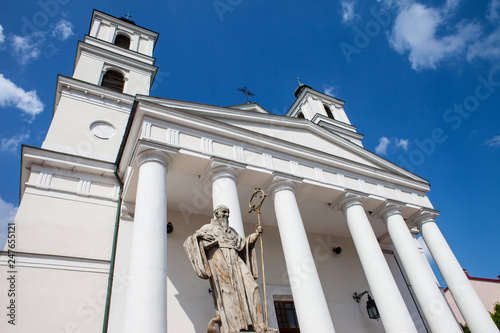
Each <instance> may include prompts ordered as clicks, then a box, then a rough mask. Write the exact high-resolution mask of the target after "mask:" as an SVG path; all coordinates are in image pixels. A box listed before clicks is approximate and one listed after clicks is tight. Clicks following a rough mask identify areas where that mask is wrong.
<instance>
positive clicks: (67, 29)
mask: <svg viewBox="0 0 500 333" xmlns="http://www.w3.org/2000/svg"><path fill="white" fill-rule="evenodd" d="M73 34H74V33H73V24H71V22H70V21H68V20H65V19H61V20H60V21H59V22H57V24H56V26H55V27H54V30H52V32H51V36H52V37H55V38H56V39H59V40H66V39H68V38H69V37H70V36H71V35H73Z"/></svg>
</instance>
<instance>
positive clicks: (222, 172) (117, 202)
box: [0, 11, 498, 333]
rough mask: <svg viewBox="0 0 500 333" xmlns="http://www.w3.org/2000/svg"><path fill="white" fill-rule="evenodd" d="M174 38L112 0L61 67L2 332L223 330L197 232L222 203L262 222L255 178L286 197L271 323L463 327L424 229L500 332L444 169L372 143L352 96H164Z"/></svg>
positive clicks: (467, 313) (29, 186) (451, 277)
mask: <svg viewBox="0 0 500 333" xmlns="http://www.w3.org/2000/svg"><path fill="white" fill-rule="evenodd" d="M157 38H158V34H157V33H155V32H153V31H151V30H148V29H146V28H143V27H140V26H138V25H136V24H135V23H134V22H132V21H130V20H127V19H124V18H116V17H113V16H110V15H108V14H105V13H102V12H99V11H94V12H93V14H92V21H91V24H90V31H89V33H88V35H86V36H85V37H84V39H83V41H80V42H79V43H78V48H77V52H76V60H75V68H74V72H73V75H72V76H71V77H67V76H62V75H59V77H58V80H57V91H56V94H55V102H54V116H53V120H52V123H51V125H50V128H49V130H48V133H47V136H46V138H45V140H44V142H43V144H42V146H41V148H38V147H29V146H23V150H22V167H21V185H20V186H21V202H20V207H19V210H18V213H17V216H16V218H15V223H14V225H12V226H13V227H14V228H15V245H14V246H12V247H10V248H9V245H11V244H12V243H7V244H6V247H5V249H4V251H2V252H1V256H0V272H1V275H0V276H1V282H0V290H2V297H1V298H0V299H5V298H4V297H5V295H4V294H6V293H5V292H4V291H5V290H7V289H8V288H9V283H10V282H11V281H9V280H8V278H9V277H10V276H14V277H15V279H14V283H15V287H16V291H17V292H16V295H15V297H12V298H11V299H13V300H14V304H15V325H12V324H9V322H8V321H7V319H8V317H7V318H5V314H3V317H4V319H2V320H1V321H0V332H26V333H28V332H29V333H32V332H33V333H35V332H47V333H48V332H50V333H63V332H64V333H78V332H82V333H94V332H95V333H98V332H108V333H121V332H134V333H139V332H141V333H160V332H169V333H172V332H176V333H195V332H196V333H201V332H206V331H207V323H208V322H209V321H210V319H211V318H213V317H214V302H213V297H212V290H211V288H210V284H209V283H208V281H206V280H203V279H200V278H198V276H196V274H195V272H194V271H193V269H192V267H191V263H190V261H189V259H188V257H187V255H186V253H185V251H184V248H183V243H184V241H185V240H186V238H187V237H188V236H190V235H192V234H193V233H194V232H195V231H196V230H198V229H199V228H200V227H201V226H202V225H204V224H206V223H209V222H210V219H211V218H212V217H213V210H214V207H216V206H217V205H220V204H224V205H226V206H228V207H229V209H230V217H229V223H230V226H231V227H232V228H234V229H235V230H236V231H237V232H238V234H240V235H241V236H243V235H245V234H246V235H249V234H251V233H253V232H254V231H255V229H256V225H257V214H255V213H248V211H249V208H248V207H249V200H250V197H251V196H252V194H253V192H254V189H255V188H261V189H262V190H263V191H265V192H266V193H267V194H268V195H269V197H268V198H267V199H266V200H265V202H264V203H263V205H262V215H261V219H262V225H263V229H264V232H263V234H262V239H263V248H264V255H263V257H261V254H260V248H259V254H258V258H259V278H258V280H257V283H258V284H259V286H260V292H261V296H262V299H264V298H265V299H267V302H266V303H267V304H266V305H265V309H264V310H265V312H267V314H268V321H269V327H272V328H276V329H279V332H281V333H286V332H301V333H333V332H337V333H365V332H366V333H368V332H370V333H382V332H389V333H403V332H404V333H416V332H419V333H424V332H433V333H459V332H462V330H461V328H460V326H459V324H458V322H457V320H456V318H455V316H454V315H453V313H452V311H451V310H450V307H449V305H448V303H447V302H446V300H445V298H444V296H443V293H442V291H441V289H440V287H439V285H438V283H437V280H436V278H435V276H434V274H433V272H432V270H431V268H430V265H429V264H428V262H427V260H426V258H425V256H424V254H423V251H422V249H421V248H420V247H419V244H418V242H417V241H416V238H417V236H418V235H421V236H422V238H423V240H424V241H425V244H426V245H427V247H428V248H429V250H430V252H431V254H432V257H433V259H434V260H435V262H436V264H437V266H438V268H439V270H440V272H441V274H442V276H443V278H444V280H445V281H446V284H447V287H448V288H449V290H450V291H451V294H452V296H453V298H454V301H455V302H456V304H457V306H458V308H459V310H460V312H461V314H462V316H463V318H464V319H465V321H466V322H467V324H468V326H469V328H470V329H471V331H472V332H474V333H494V332H498V330H497V328H496V326H495V325H494V324H493V322H492V320H491V319H490V316H489V314H488V312H487V311H486V310H485V308H484V306H483V304H482V303H481V300H480V299H479V298H478V296H477V295H476V293H475V291H474V289H473V287H472V286H471V284H470V282H469V280H468V278H467V277H466V275H465V274H464V272H463V270H462V268H461V266H460V264H459V263H458V261H457V259H456V258H455V256H454V254H453V251H452V250H451V249H450V247H449V246H448V244H447V242H446V240H445V238H444V237H443V235H442V234H441V232H440V230H439V227H438V224H436V217H437V216H438V211H436V210H435V209H434V207H433V206H432V204H431V202H430V201H429V199H428V197H427V192H428V191H429V189H430V187H429V183H428V182H427V181H426V180H425V179H423V178H421V177H419V176H417V175H415V174H412V173H411V172H409V171H407V170H405V169H403V168H401V167H399V166H397V165H395V164H393V163H391V162H389V161H387V160H385V159H384V158H382V157H380V156H378V155H376V154H374V153H372V152H370V151H368V150H367V149H365V148H364V147H363V142H362V139H363V135H362V134H360V133H358V132H357V131H356V127H355V126H354V125H352V124H351V123H350V121H349V118H348V112H346V111H345V110H344V101H341V100H339V99H337V98H335V97H332V96H329V95H325V94H323V93H321V92H319V91H316V90H315V89H313V88H311V87H309V86H307V85H304V84H301V85H300V86H299V87H298V88H297V90H296V91H295V98H296V99H295V102H293V105H292V106H291V107H290V109H289V110H288V112H287V113H286V115H284V116H279V115H274V114H271V113H269V112H268V111H266V110H265V109H264V108H263V107H261V106H259V105H258V104H256V103H247V104H243V105H235V106H230V107H219V106H213V105H205V104H198V103H193V102H186V101H178V100H172V99H167V98H161V97H152V96H149V91H150V88H151V85H152V83H153V81H154V79H155V74H156V73H157V70H158V68H157V67H156V66H155V58H153V50H154V47H155V44H156V41H157ZM291 93H292V92H290V95H291ZM12 233H13V232H12ZM9 235H10V234H9ZM9 249H10V250H11V252H10V253H11V254H12V253H13V252H12V251H14V253H15V265H14V266H10V265H9V256H8V253H9V252H8V251H9ZM262 258H263V259H264V263H265V278H266V283H265V288H264V285H263V278H262V275H263V274H262V271H261V269H260V260H262ZM13 272H14V273H13ZM264 290H265V295H264ZM365 291H368V292H367V293H364V292H365ZM363 293H364V294H363ZM360 295H361V296H360ZM354 296H358V297H357V298H356V297H354ZM373 301H374V302H373ZM6 306H9V303H8V301H6V302H2V308H4V309H5V307H6ZM367 308H368V309H369V310H370V315H369V313H368V311H367ZM4 311H5V310H4ZM370 317H372V318H373V319H372V318H370ZM225 333H227V332H225Z"/></svg>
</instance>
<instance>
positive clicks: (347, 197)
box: [330, 191, 366, 215]
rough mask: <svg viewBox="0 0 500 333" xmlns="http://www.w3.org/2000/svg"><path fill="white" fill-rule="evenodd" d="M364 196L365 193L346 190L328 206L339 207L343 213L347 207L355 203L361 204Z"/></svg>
mask: <svg viewBox="0 0 500 333" xmlns="http://www.w3.org/2000/svg"><path fill="white" fill-rule="evenodd" d="M365 198H366V195H364V194H362V193H358V192H353V191H348V192H345V193H344V194H342V195H341V196H340V197H339V198H338V199H337V200H335V201H334V202H333V203H332V204H331V205H330V207H332V208H338V209H340V210H341V211H342V212H343V213H344V215H345V213H346V210H347V208H349V207H352V206H356V205H359V206H363V202H364V201H365Z"/></svg>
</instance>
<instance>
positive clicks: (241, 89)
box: [238, 86, 255, 103]
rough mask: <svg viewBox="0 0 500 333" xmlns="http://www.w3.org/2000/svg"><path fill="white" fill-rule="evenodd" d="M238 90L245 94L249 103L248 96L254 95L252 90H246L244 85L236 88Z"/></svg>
mask: <svg viewBox="0 0 500 333" xmlns="http://www.w3.org/2000/svg"><path fill="white" fill-rule="evenodd" d="M238 91H240V92H241V93H243V94H245V95H246V96H247V103H250V96H255V94H254V93H253V92H251V91H250V90H248V88H247V87H246V86H244V87H242V88H238Z"/></svg>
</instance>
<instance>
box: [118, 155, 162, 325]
mask: <svg viewBox="0 0 500 333" xmlns="http://www.w3.org/2000/svg"><path fill="white" fill-rule="evenodd" d="M169 164H170V159H169V157H168V156H167V155H166V154H164V153H161V152H158V151H152V150H148V151H145V152H143V153H141V154H139V155H138V156H137V165H138V169H139V181H138V185H137V195H136V203H135V217H134V226H133V235H132V245H131V248H130V252H131V255H130V270H129V282H128V288H127V298H126V304H125V316H124V318H125V319H124V321H125V322H124V325H123V327H124V332H127V333H137V332H144V333H160V332H166V331H167V168H168V165H169Z"/></svg>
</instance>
